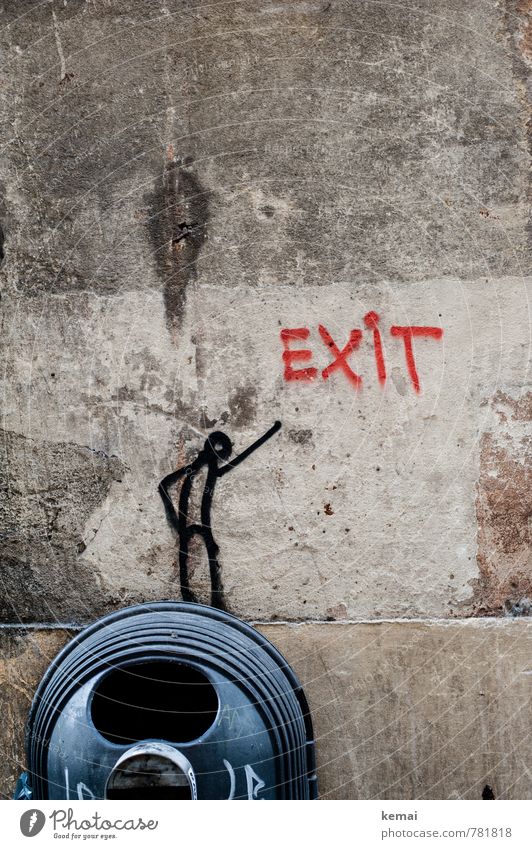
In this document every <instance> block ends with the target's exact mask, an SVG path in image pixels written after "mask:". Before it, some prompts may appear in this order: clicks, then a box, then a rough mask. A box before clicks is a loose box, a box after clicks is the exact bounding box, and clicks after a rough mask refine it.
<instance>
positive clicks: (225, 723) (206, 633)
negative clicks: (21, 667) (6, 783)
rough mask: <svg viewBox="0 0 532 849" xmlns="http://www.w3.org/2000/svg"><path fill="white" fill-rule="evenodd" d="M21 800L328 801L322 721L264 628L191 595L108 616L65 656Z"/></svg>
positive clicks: (54, 671) (43, 702)
mask: <svg viewBox="0 0 532 849" xmlns="http://www.w3.org/2000/svg"><path fill="white" fill-rule="evenodd" d="M26 749H27V766H28V771H27V773H23V775H22V776H21V778H20V779H19V782H18V785H17V790H16V793H15V798H19V799H150V798H151V799H314V798H316V796H317V781H316V775H315V754H314V749H315V746H314V738H313V732H312V722H311V717H310V713H309V708H308V705H307V701H306V699H305V695H304V693H303V690H302V688H301V686H300V684H299V682H298V680H297V678H296V676H295V674H294V672H293V671H292V669H291V668H290V666H289V665H288V663H287V662H286V660H285V659H284V658H283V656H282V655H281V654H280V653H279V652H278V651H277V649H276V648H274V646H273V645H272V644H271V643H270V642H268V640H267V639H266V638H265V637H263V636H262V635H261V634H260V633H259V632H258V631H256V630H255V629H253V628H252V627H251V626H249V625H247V624H246V623H244V622H242V621H240V620H239V619H237V618H235V617H234V616H231V615H229V614H227V613H225V612H222V611H220V610H216V609H214V608H211V607H206V606H204V605H199V604H190V603H186V602H181V603H179V602H157V603H149V604H142V605H138V606H135V607H129V608H126V609H124V610H121V611H118V612H117V613H113V614H111V615H110V616H106V617H104V618H103V619H100V620H98V621H97V622H95V623H94V624H93V625H91V626H90V627H89V628H87V629H85V630H84V631H82V632H81V633H80V634H79V635H78V636H77V637H75V638H74V639H73V640H72V641H71V642H70V643H69V644H68V645H67V646H66V647H65V648H64V649H63V650H62V651H61V652H60V654H59V655H58V656H57V657H56V659H55V660H54V661H53V663H52V664H51V665H50V667H49V669H48V670H47V672H46V674H45V676H44V678H43V680H42V681H41V683H40V685H39V687H38V689H37V692H36V694H35V698H34V700H33V703H32V707H31V710H30V715H29V719H28V724H27V730H26Z"/></svg>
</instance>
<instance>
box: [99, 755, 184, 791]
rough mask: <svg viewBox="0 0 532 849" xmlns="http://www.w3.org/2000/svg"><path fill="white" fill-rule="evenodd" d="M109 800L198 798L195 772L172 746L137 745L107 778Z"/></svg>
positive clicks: (124, 756) (123, 757)
mask: <svg viewBox="0 0 532 849" xmlns="http://www.w3.org/2000/svg"><path fill="white" fill-rule="evenodd" d="M105 797H106V799H197V792H196V779H195V776H194V771H193V769H192V767H191V765H190V763H189V761H187V759H186V758H185V757H184V756H183V755H182V754H181V752H178V751H176V750H175V749H172V748H171V747H170V746H166V745H165V744H158V743H151V744H150V743H146V744H140V745H138V746H134V747H133V748H132V749H130V750H129V751H127V752H126V753H125V754H124V755H122V757H121V758H120V759H119V760H118V762H117V764H116V765H115V768H114V769H113V771H112V773H111V775H110V776H109V779H108V781H107V787H106V791H105Z"/></svg>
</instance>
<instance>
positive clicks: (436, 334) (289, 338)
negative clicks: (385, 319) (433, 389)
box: [280, 311, 443, 392]
mask: <svg viewBox="0 0 532 849" xmlns="http://www.w3.org/2000/svg"><path fill="white" fill-rule="evenodd" d="M379 321H380V317H379V315H378V314H377V313H376V312H373V311H371V312H368V313H366V315H365V316H364V324H365V326H366V329H367V330H370V331H371V332H372V336H373V352H374V356H375V366H376V370H377V379H378V381H379V383H380V385H381V386H382V387H384V386H385V384H386V377H387V375H386V362H385V359H384V350H383V345H382V335H381V331H380V328H379ZM318 332H319V334H320V337H321V339H322V341H323V343H324V345H326V347H327V348H328V349H329V352H330V353H331V354H332V355H333V356H334V359H333V360H332V362H330V363H329V364H328V365H327V366H326V367H325V368H324V369H322V371H321V377H322V379H323V380H328V379H329V376H330V375H331V374H332V373H333V372H335V371H340V372H342V373H343V375H344V376H345V377H346V379H347V380H348V381H349V383H350V384H351V385H352V386H353V387H354V389H360V387H361V386H362V377H361V376H360V375H359V374H357V373H356V372H355V371H353V369H352V368H351V365H350V364H349V362H348V358H349V357H350V356H351V355H352V354H353V353H354V352H355V351H356V350H357V349H358V348H359V346H360V342H361V341H362V335H363V331H362V330H358V329H355V330H351V332H350V334H349V339H348V341H347V343H346V344H345V345H344V346H343V347H342V348H340V347H339V346H338V345H337V343H336V342H335V341H334V339H333V338H332V336H331V334H330V333H329V331H328V330H327V328H326V327H324V326H323V324H320V325H318ZM280 335H281V343H282V345H283V353H282V359H283V363H284V379H285V380H286V381H293V380H302V381H312V380H315V379H316V378H317V377H318V374H319V370H318V369H317V368H316V367H315V366H306V367H305V368H295V367H294V364H295V363H308V362H310V360H312V357H313V352H312V350H311V349H310V348H294V347H292V346H293V344H294V343H296V342H298V341H299V342H304V341H306V340H307V339H308V338H309V336H310V330H309V329H308V327H291V328H283V330H281V334H280ZM390 335H391V336H392V337H393V338H398V339H402V340H403V349H404V356H405V361H406V368H407V372H408V375H409V377H410V381H411V383H412V386H413V388H414V391H415V392H420V391H421V382H420V379H419V374H418V371H417V366H416V361H415V357H414V346H413V339H414V337H417V338H421V337H425V338H429V339H441V338H442V336H443V330H442V328H441V327H424V326H420V325H419V326H418V325H408V326H405V327H399V326H397V325H392V327H390Z"/></svg>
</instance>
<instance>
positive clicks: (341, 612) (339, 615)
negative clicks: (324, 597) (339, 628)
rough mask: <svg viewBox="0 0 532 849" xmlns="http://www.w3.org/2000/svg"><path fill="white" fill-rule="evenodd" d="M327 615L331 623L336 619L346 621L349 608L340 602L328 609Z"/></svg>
mask: <svg viewBox="0 0 532 849" xmlns="http://www.w3.org/2000/svg"><path fill="white" fill-rule="evenodd" d="M325 613H326V615H327V619H328V620H329V621H332V620H336V619H346V618H347V607H346V605H345V604H344V603H343V601H340V602H339V603H338V604H335V605H334V606H333V607H328V608H327V610H326V611H325Z"/></svg>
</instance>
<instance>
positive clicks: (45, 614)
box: [0, 431, 124, 621]
mask: <svg viewBox="0 0 532 849" xmlns="http://www.w3.org/2000/svg"><path fill="white" fill-rule="evenodd" d="M1 445H2V451H1V452H0V466H1V467H2V469H1V479H2V481H3V484H2V489H1V491H0V526H1V528H2V569H1V572H0V618H2V619H8V620H9V619H13V618H15V619H16V620H18V619H20V620H21V621H24V620H28V619H36V618H39V617H41V618H43V619H44V620H45V621H48V620H50V619H54V618H61V619H65V618H66V619H67V620H69V619H70V618H71V617H76V616H82V615H83V614H84V613H85V611H86V608H87V607H92V605H93V604H96V603H100V604H102V605H103V604H104V603H105V599H104V598H103V597H102V598H100V599H98V597H99V595H100V592H99V583H100V582H99V574H97V573H96V572H95V570H94V569H93V568H91V567H90V566H89V565H88V564H86V563H84V562H83V561H82V560H81V559H80V557H79V554H80V553H82V552H83V551H84V549H85V547H86V541H85V540H84V539H83V536H84V533H85V526H86V523H87V521H88V520H89V518H90V517H91V515H92V514H93V513H94V512H95V511H96V509H97V508H98V506H99V505H100V504H101V503H102V502H103V501H104V499H105V498H106V496H107V494H108V492H109V490H110V487H111V484H112V482H113V481H120V480H121V479H122V476H123V473H124V466H123V464H122V463H121V461H120V460H119V459H118V458H117V457H109V456H107V455H106V454H104V453H103V452H100V451H94V450H92V449H90V448H87V447H84V446H81V445H74V444H70V443H49V442H38V441H35V440H33V439H28V438H26V437H24V436H21V435H19V434H15V433H12V432H10V431H2V439H1Z"/></svg>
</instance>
